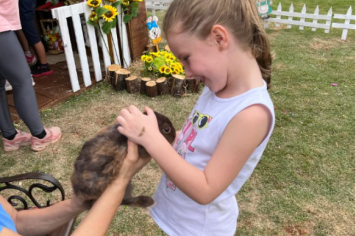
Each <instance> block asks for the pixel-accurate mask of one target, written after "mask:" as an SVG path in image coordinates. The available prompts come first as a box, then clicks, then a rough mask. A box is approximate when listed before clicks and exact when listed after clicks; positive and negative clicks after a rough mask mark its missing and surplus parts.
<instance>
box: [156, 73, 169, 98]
mask: <svg viewBox="0 0 356 236" xmlns="http://www.w3.org/2000/svg"><path fill="white" fill-rule="evenodd" d="M156 84H157V90H158V95H164V94H169V88H168V80H167V79H166V77H161V78H158V79H157V80H156Z"/></svg>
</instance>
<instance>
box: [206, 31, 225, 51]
mask: <svg viewBox="0 0 356 236" xmlns="http://www.w3.org/2000/svg"><path fill="white" fill-rule="evenodd" d="M210 35H211V37H212V39H213V41H214V43H216V45H217V46H218V47H219V49H220V50H224V49H226V48H227V46H228V44H229V38H228V33H227V31H226V28H225V27H224V26H222V25H214V26H213V27H212V28H211V32H210Z"/></svg>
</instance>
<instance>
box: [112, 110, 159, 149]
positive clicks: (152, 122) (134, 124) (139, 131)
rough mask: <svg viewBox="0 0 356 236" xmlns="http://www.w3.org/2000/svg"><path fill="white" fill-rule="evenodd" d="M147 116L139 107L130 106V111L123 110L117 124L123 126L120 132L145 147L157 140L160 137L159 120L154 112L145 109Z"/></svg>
mask: <svg viewBox="0 0 356 236" xmlns="http://www.w3.org/2000/svg"><path fill="white" fill-rule="evenodd" d="M145 111H146V113H147V115H145V114H143V113H142V112H141V111H140V110H139V109H138V108H137V107H135V106H130V107H129V109H128V110H127V109H122V110H121V112H120V116H118V117H117V119H116V120H117V122H118V123H119V124H120V125H121V126H119V127H118V131H119V132H120V133H121V134H123V135H125V136H126V137H127V138H128V139H130V140H131V141H133V142H134V143H137V144H140V145H142V146H144V147H146V145H148V144H149V143H150V142H152V140H156V138H155V137H157V136H156V135H160V134H161V133H160V131H159V128H158V124H157V118H156V115H155V113H154V112H153V110H151V109H150V108H148V107H145Z"/></svg>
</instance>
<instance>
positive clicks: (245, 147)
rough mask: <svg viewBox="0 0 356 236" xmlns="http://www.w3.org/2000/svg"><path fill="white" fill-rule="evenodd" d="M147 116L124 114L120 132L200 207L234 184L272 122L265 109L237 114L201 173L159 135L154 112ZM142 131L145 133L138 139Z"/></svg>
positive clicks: (131, 110)
mask: <svg viewBox="0 0 356 236" xmlns="http://www.w3.org/2000/svg"><path fill="white" fill-rule="evenodd" d="M146 112H147V114H148V115H147V116H145V115H141V114H142V113H141V112H140V111H139V110H138V109H137V108H136V107H134V106H130V108H129V111H128V110H125V109H124V110H122V111H121V116H119V117H118V118H117V121H118V122H119V123H120V124H121V126H120V127H119V132H121V133H122V134H124V135H126V136H127V137H129V139H131V140H133V141H134V142H136V143H138V144H141V145H142V146H144V147H145V148H146V150H147V151H148V152H149V153H150V155H151V156H152V158H153V159H154V160H155V161H156V162H157V163H158V165H159V166H160V167H161V168H162V170H163V171H164V172H165V173H166V175H167V176H168V177H169V178H170V179H171V180H172V182H173V183H174V184H175V185H176V186H177V187H178V188H179V189H180V190H181V191H183V192H184V193H185V194H187V195H188V196H189V197H190V198H192V199H193V200H194V201H196V202H198V203H199V204H208V203H210V202H212V201H213V200H214V199H215V198H216V197H218V196H219V195H220V194H221V193H222V192H223V191H224V190H225V189H226V188H227V187H228V186H229V185H230V184H231V183H232V181H233V180H234V178H235V177H236V176H237V175H238V173H239V172H240V170H241V169H242V167H243V166H244V164H245V163H246V161H247V159H248V158H249V157H250V156H251V154H252V152H253V151H254V150H255V149H256V147H257V146H258V145H259V144H260V143H261V142H262V141H263V139H264V138H265V137H266V135H267V134H268V131H269V128H270V124H271V121H272V120H271V114H270V112H269V111H268V109H267V108H266V107H265V106H262V105H253V106H250V107H248V108H246V109H244V110H243V111H241V112H240V113H238V114H237V115H236V116H235V117H234V118H233V119H232V120H231V121H230V123H229V124H228V125H227V127H226V129H225V131H224V133H223V135H222V137H221V139H220V142H219V144H218V146H217V148H216V150H215V152H214V153H213V155H212V157H211V159H210V161H209V162H208V164H207V165H206V167H205V169H204V170H203V171H202V170H199V169H198V168H196V167H194V166H193V165H191V164H190V163H188V162H186V161H185V160H184V159H183V158H181V157H180V156H179V155H178V154H177V153H176V151H175V150H174V149H173V148H172V146H171V145H170V144H169V143H168V142H167V141H166V140H165V138H164V137H163V136H162V135H161V134H160V132H159V131H158V128H157V125H156V124H157V121H156V120H155V116H154V113H153V111H152V110H151V109H149V108H146ZM140 113H141V114H140ZM142 127H145V129H146V132H145V134H144V135H142V136H140V137H139V136H138V134H139V133H140V130H141V129H142ZM151 140H155V141H154V142H152V141H151ZM167 157H169V158H167Z"/></svg>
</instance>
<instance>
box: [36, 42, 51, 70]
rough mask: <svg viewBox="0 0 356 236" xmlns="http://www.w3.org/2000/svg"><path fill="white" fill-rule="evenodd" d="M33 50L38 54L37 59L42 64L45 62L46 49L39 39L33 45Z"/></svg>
mask: <svg viewBox="0 0 356 236" xmlns="http://www.w3.org/2000/svg"><path fill="white" fill-rule="evenodd" d="M33 48H34V49H35V52H36V54H37V56H38V60H39V61H40V63H41V64H42V65H44V64H47V63H48V62H47V57H46V50H45V48H44V46H43V44H42V42H41V41H39V42H38V43H36V44H34V45H33Z"/></svg>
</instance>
